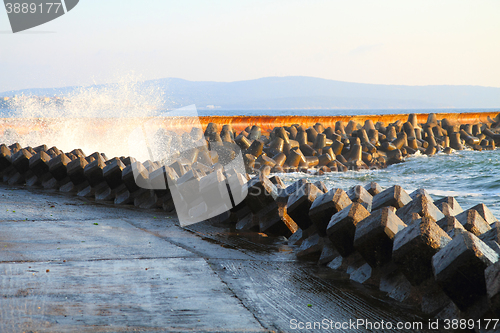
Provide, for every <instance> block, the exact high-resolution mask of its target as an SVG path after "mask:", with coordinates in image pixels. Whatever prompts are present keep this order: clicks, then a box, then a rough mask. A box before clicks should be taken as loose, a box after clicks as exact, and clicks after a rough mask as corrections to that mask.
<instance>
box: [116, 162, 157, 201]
mask: <svg viewBox="0 0 500 333" xmlns="http://www.w3.org/2000/svg"><path fill="white" fill-rule="evenodd" d="M124 164H125V163H124ZM122 182H123V184H122V185H120V186H119V187H118V188H117V189H116V195H115V204H117V205H121V204H129V203H133V202H134V199H135V198H136V197H137V196H138V195H140V194H141V193H143V192H145V191H149V188H150V187H151V184H150V183H149V172H148V170H147V169H146V168H145V167H144V165H143V164H142V163H141V162H139V161H133V162H131V163H130V164H128V165H127V166H126V167H125V169H123V170H122Z"/></svg>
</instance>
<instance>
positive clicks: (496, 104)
mask: <svg viewBox="0 0 500 333" xmlns="http://www.w3.org/2000/svg"><path fill="white" fill-rule="evenodd" d="M82 89H84V90H92V91H93V92H94V93H99V91H103V92H104V91H109V90H110V89H111V90H112V89H115V90H116V91H119V90H120V86H119V85H118V84H109V85H95V86H90V87H84V88H82V87H64V88H47V89H24V90H18V91H7V92H3V93H0V97H3V96H14V95H21V94H24V95H35V96H59V97H67V98H68V99H69V100H71V97H72V95H73V96H74V95H77V94H78V92H79V91H81V90H82ZM127 89H131V88H130V87H128V88H127ZM132 89H133V92H134V94H139V95H140V94H141V93H143V92H144V94H157V96H159V103H158V99H157V101H156V102H155V103H156V104H155V105H156V106H157V107H160V108H165V109H174V108H179V107H182V106H187V105H191V104H195V105H196V107H197V108H199V109H204V108H220V109H223V110H250V109H262V110H265V109H309V108H310V109H380V108H395V109H411V108H415V109H423V108H500V88H494V87H481V86H451V85H432V86H403V85H381V84H365V83H351V82H342V81H334V80H326V79H319V78H314V77H304V76H289V77H266V78H261V79H256V80H248V81H236V82H210V81H187V80H183V79H176V78H165V79H158V80H148V81H143V82H140V83H137V84H135V85H134V86H133V87H132Z"/></svg>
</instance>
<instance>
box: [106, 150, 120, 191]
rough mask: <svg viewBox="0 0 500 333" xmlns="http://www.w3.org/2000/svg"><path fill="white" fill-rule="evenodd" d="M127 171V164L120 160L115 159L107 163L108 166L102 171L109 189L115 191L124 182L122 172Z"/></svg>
mask: <svg viewBox="0 0 500 333" xmlns="http://www.w3.org/2000/svg"><path fill="white" fill-rule="evenodd" d="M123 169H125V164H123V162H122V161H121V160H120V159H119V158H116V157H115V158H113V159H111V160H109V161H106V166H105V167H104V169H102V175H103V177H104V180H105V181H106V183H107V184H108V186H109V188H110V189H112V190H114V189H115V188H117V187H118V186H120V185H121V184H123V181H122V171H123Z"/></svg>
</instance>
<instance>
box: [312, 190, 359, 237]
mask: <svg viewBox="0 0 500 333" xmlns="http://www.w3.org/2000/svg"><path fill="white" fill-rule="evenodd" d="M351 203H352V201H351V199H349V197H348V196H347V193H345V192H344V191H343V190H342V189H340V188H334V189H331V190H330V191H328V192H326V193H325V194H321V195H319V196H317V197H316V200H314V202H313V204H312V205H311V208H310V209H309V218H310V220H311V222H312V223H313V224H314V225H315V226H316V229H317V230H318V234H319V235H320V236H321V237H324V236H326V235H327V234H326V228H327V226H328V224H329V223H330V220H331V218H332V216H333V215H334V214H336V213H337V212H339V211H341V210H342V209H344V208H346V207H347V206H349V205H350V204H351Z"/></svg>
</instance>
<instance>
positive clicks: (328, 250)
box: [318, 237, 340, 265]
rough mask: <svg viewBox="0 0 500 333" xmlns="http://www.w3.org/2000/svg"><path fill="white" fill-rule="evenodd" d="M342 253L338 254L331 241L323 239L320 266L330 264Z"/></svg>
mask: <svg viewBox="0 0 500 333" xmlns="http://www.w3.org/2000/svg"><path fill="white" fill-rule="evenodd" d="M339 255H340V253H338V252H337V250H336V249H335V247H334V246H333V244H332V242H331V241H330V239H328V238H327V237H323V249H322V250H321V255H320V257H319V260H318V264H320V265H325V264H328V263H329V262H330V261H332V260H333V259H335V258H337V257H338V256H339Z"/></svg>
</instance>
